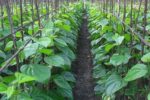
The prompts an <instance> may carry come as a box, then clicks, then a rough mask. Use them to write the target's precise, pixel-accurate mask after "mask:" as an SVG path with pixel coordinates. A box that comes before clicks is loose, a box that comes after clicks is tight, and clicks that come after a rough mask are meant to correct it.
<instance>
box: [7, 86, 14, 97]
mask: <svg viewBox="0 0 150 100" xmlns="http://www.w3.org/2000/svg"><path fill="white" fill-rule="evenodd" d="M14 92H15V87H14V86H10V87H8V88H7V91H6V92H5V93H6V94H7V98H8V99H9V98H10V97H11V96H12V95H13V94H14Z"/></svg>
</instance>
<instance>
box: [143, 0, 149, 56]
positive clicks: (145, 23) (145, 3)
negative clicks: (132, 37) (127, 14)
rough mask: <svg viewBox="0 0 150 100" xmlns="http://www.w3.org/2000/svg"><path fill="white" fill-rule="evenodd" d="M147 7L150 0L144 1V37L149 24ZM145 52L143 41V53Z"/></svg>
mask: <svg viewBox="0 0 150 100" xmlns="http://www.w3.org/2000/svg"><path fill="white" fill-rule="evenodd" d="M147 8H148V0H145V2H144V19H143V38H145V35H146V25H147ZM143 54H144V43H142V55H143Z"/></svg>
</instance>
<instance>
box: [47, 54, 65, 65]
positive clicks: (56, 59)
mask: <svg viewBox="0 0 150 100" xmlns="http://www.w3.org/2000/svg"><path fill="white" fill-rule="evenodd" d="M44 61H45V62H46V63H47V64H49V65H50V66H56V67H62V65H64V64H65V62H64V59H63V58H62V57H61V56H59V55H52V56H49V57H45V58H44Z"/></svg>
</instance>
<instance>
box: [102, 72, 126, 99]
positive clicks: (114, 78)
mask: <svg viewBox="0 0 150 100" xmlns="http://www.w3.org/2000/svg"><path fill="white" fill-rule="evenodd" d="M126 85H127V82H125V81H124V80H123V79H122V78H121V77H120V76H119V75H118V74H116V73H113V74H112V75H111V76H110V77H109V78H108V79H107V80H106V83H105V87H106V90H105V92H106V94H107V95H108V96H111V95H112V94H114V93H115V92H117V91H118V90H120V89H121V88H123V87H124V86H126Z"/></svg>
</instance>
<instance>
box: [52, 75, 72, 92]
mask: <svg viewBox="0 0 150 100" xmlns="http://www.w3.org/2000/svg"><path fill="white" fill-rule="evenodd" d="M54 82H55V84H57V85H58V86H59V87H61V88H64V89H71V86H70V85H69V83H68V82H67V81H66V80H65V78H64V77H62V76H60V75H59V76H57V77H55V79H54Z"/></svg>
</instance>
